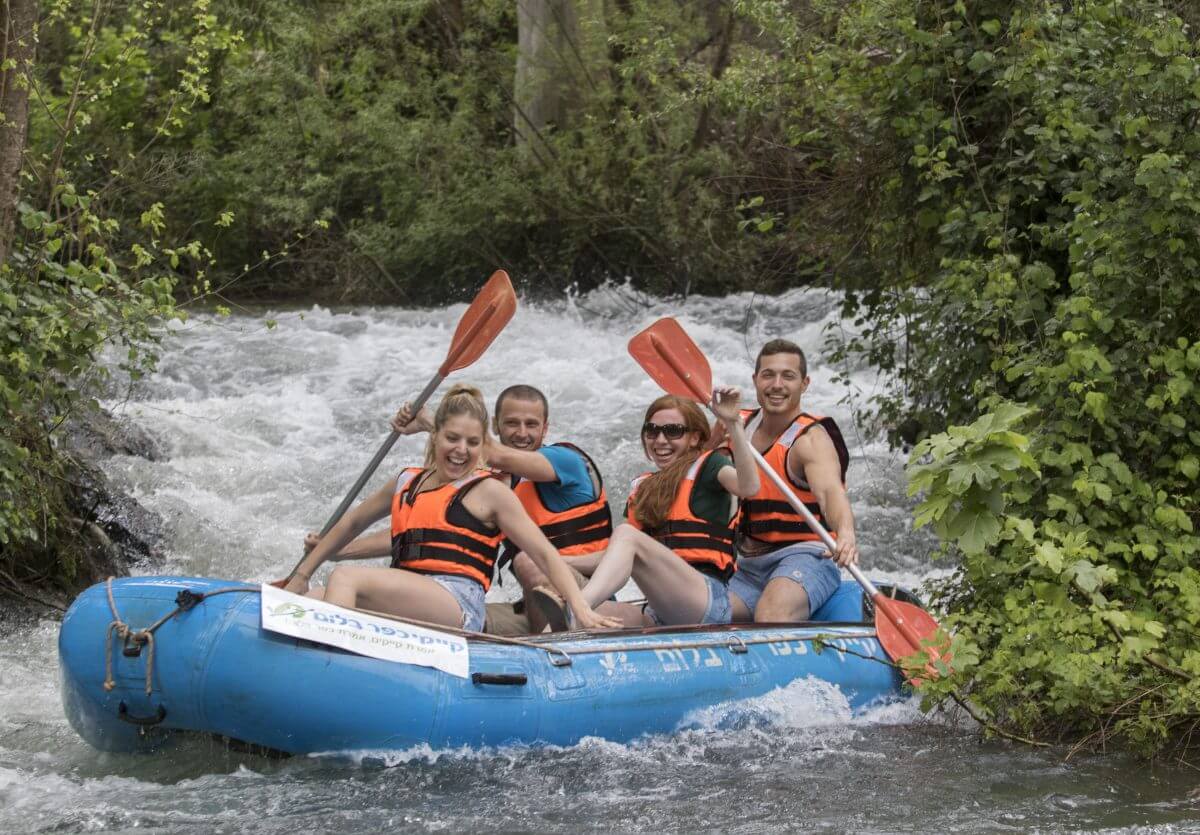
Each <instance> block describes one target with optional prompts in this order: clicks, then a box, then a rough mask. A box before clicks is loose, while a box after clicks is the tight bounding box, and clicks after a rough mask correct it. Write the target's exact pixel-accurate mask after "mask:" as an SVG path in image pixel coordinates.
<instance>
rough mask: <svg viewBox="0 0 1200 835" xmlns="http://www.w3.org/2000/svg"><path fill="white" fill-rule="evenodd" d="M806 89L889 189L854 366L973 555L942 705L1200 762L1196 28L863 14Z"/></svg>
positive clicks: (961, 592) (825, 134)
mask: <svg viewBox="0 0 1200 835" xmlns="http://www.w3.org/2000/svg"><path fill="white" fill-rule="evenodd" d="M773 8H774V6H773V4H762V8H761V9H760V13H763V14H766V13H769V12H771V10H772V9H773ZM779 23H780V25H781V26H786V21H782V20H780V21H779ZM783 72H785V73H790V76H789V77H790V79H791V80H793V81H795V82H796V84H797V87H799V88H802V89H804V90H805V91H806V95H798V96H797V97H796V100H797V102H798V103H799V104H802V105H803V107H804V110H803V112H801V111H799V110H797V111H795V115H796V119H797V121H798V122H801V121H803V123H806V124H808V125H809V126H810V128H809V133H808V134H807V141H810V142H813V143H816V144H818V145H822V146H824V147H825V148H826V149H827V150H828V153H826V154H825V155H824V158H823V159H821V160H820V161H819V165H820V166H821V168H822V170H826V171H831V172H836V171H844V170H846V168H847V167H848V166H849V164H850V163H851V162H852V161H853V160H855V159H859V160H865V161H874V162H872V163H871V167H872V169H873V170H875V171H877V172H882V173H881V174H878V175H872V177H870V178H867V179H862V178H860V179H858V180H857V182H858V183H859V185H860V186H861V187H862V188H864V189H865V191H864V192H863V193H864V194H865V195H868V197H867V199H865V200H863V206H864V210H865V209H867V208H868V207H869V212H866V211H864V214H865V216H866V218H867V219H866V222H865V223H863V224H860V225H859V226H857V227H856V228H850V229H847V230H846V235H847V237H846V238H845V239H844V240H845V241H846V243H845V246H844V253H845V256H846V258H847V265H848V266H847V271H846V274H845V275H844V278H845V280H846V281H847V283H848V284H849V285H850V286H851V287H857V288H858V291H857V292H852V293H851V294H850V295H849V300H848V302H847V307H848V311H849V312H850V313H851V314H853V315H857V316H858V317H859V319H860V324H861V325H862V326H863V330H862V333H861V336H860V337H859V338H857V339H856V340H855V341H853V342H851V343H850V344H849V345H847V346H846V347H845V350H846V351H848V352H849V353H858V354H862V355H865V356H867V357H869V358H870V359H871V360H872V361H874V362H876V363H878V364H879V365H881V366H882V367H884V368H886V369H890V370H892V371H893V372H894V373H895V374H896V378H897V381H898V382H897V387H896V389H895V390H894V391H893V392H892V393H891V394H889V395H887V396H886V397H884V398H882V399H881V400H880V401H879V403H878V404H877V405H878V407H879V408H878V414H879V416H880V417H881V419H882V420H883V421H884V423H885V425H889V426H891V427H892V431H893V433H894V434H895V435H896V436H897V437H899V436H902V435H907V436H909V437H914V438H919V437H925V440H923V441H921V443H920V444H918V445H917V447H916V449H915V450H914V455H913V463H912V465H911V476H912V486H913V489H914V491H918V492H920V494H921V495H922V497H923V502H922V504H921V506H920V508H919V513H918V522H919V523H932V524H933V525H934V526H935V529H936V531H937V532H938V534H939V535H940V536H941V537H942V539H943V541H944V542H945V543H946V545H947V546H948V548H950V549H951V550H954V551H956V552H957V553H958V554H959V555H960V556H961V568H960V569H959V570H958V571H957V573H956V574H955V576H954V578H953V579H952V580H951V581H950V582H948V583H947V584H946V585H945V587H944V589H943V591H942V595H943V598H944V602H945V603H946V604H947V605H948V606H949V611H950V616H949V617H948V618H947V619H946V622H947V625H948V626H949V627H950V628H951V629H952V631H953V632H954V633H955V658H956V663H955V665H954V666H955V669H956V673H955V675H954V676H953V677H951V678H950V679H949V680H948V681H946V682H943V683H942V684H940V685H938V686H936V687H932V688H930V689H929V692H930V694H931V698H937V697H944V696H945V695H946V693H947V692H948V691H949V689H951V688H960V689H961V691H962V692H964V693H966V694H968V695H969V696H970V698H971V699H972V700H973V701H974V703H975V704H976V705H977V706H978V707H979V708H980V709H981V710H982V711H983V712H984V713H986V714H987V715H989V716H991V717H992V718H993V720H994V721H995V722H996V723H997V726H998V727H1003V728H1008V729H1009V730H1015V731H1017V732H1020V733H1023V734H1033V735H1036V736H1040V737H1042V738H1059V737H1066V738H1071V739H1079V740H1082V741H1084V742H1085V743H1087V744H1095V745H1103V744H1104V743H1105V742H1106V741H1107V740H1109V739H1111V738H1122V739H1124V740H1126V741H1128V742H1132V743H1134V744H1135V745H1136V746H1137V747H1138V748H1140V749H1141V750H1144V751H1156V750H1160V749H1164V748H1172V747H1175V746H1183V747H1194V746H1195V745H1196V743H1197V741H1200V740H1197V739H1193V737H1192V732H1193V731H1194V730H1195V729H1196V728H1197V726H1198V725H1200V683H1198V682H1197V677H1198V676H1200V642H1198V641H1197V640H1196V636H1197V626H1198V624H1200V570H1198V559H1197V555H1198V554H1200V537H1198V536H1197V532H1196V530H1195V527H1196V523H1197V522H1200V497H1198V494H1200V491H1198V490H1197V486H1198V483H1197V479H1198V476H1200V458H1198V454H1200V387H1198V386H1197V384H1196V379H1197V372H1198V371H1200V332H1198V331H1200V271H1198V267H1200V236H1198V235H1197V231H1198V229H1200V134H1198V133H1197V131H1196V127H1197V123H1198V120H1200V60H1198V56H1197V47H1196V42H1195V36H1194V34H1193V32H1192V31H1191V30H1190V29H1188V28H1187V27H1186V26H1185V25H1184V24H1183V22H1182V21H1181V20H1180V19H1179V18H1178V17H1176V16H1175V15H1174V14H1173V13H1172V12H1171V10H1170V9H1169V8H1167V7H1165V6H1164V5H1163V4H1160V3H1154V2H1133V3H1128V2H1122V3H1117V2H1111V3H1110V2H1090V3H1079V4H1071V5H1069V6H1064V5H1063V4H1059V3H1048V2H1018V3H1000V2H980V3H971V4H966V5H964V4H961V3H951V2H933V3H922V4H919V5H918V6H916V7H912V6H907V5H903V4H900V5H892V4H883V3H866V2H864V3H860V4H858V5H857V6H855V7H853V9H851V10H847V11H845V13H844V14H843V15H842V16H841V18H840V20H839V25H838V30H837V34H836V35H835V36H834V37H833V38H832V39H831V40H830V41H829V42H827V43H825V44H822V45H820V46H819V47H818V48H817V49H816V50H815V51H814V52H813V53H810V55H809V56H806V59H805V60H804V61H803V62H800V63H797V64H794V65H792V66H790V67H788V68H786V69H785V70H783ZM880 160H884V161H886V163H885V164H883V165H879V164H878V162H879V161H880ZM851 240H854V241H857V243H856V244H855V245H854V248H853V250H852V249H851V245H850V243H849V242H850V241H851ZM872 275H874V276H876V277H877V278H876V280H875V281H873V282H871V281H864V280H863V279H864V277H865V278H867V279H870V277H871V276H872ZM931 433H932V434H931Z"/></svg>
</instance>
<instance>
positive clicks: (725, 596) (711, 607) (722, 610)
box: [642, 574, 733, 626]
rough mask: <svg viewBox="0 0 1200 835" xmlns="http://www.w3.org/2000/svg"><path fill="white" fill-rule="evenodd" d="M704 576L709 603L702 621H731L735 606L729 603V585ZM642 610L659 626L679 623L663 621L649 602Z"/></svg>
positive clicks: (708, 622) (705, 622)
mask: <svg viewBox="0 0 1200 835" xmlns="http://www.w3.org/2000/svg"><path fill="white" fill-rule="evenodd" d="M702 576H703V577H704V582H705V583H707V584H708V605H707V606H705V607H704V617H702V618H701V619H700V623H701V624H710V623H729V622H730V621H731V620H732V619H733V607H732V606H731V605H730V603H729V587H728V586H726V585H725V584H724V583H722V582H721V581H720V580H718V579H717V578H716V577H710V576H709V575H707V574H704V575H702ZM642 611H643V612H644V613H645V614H646V616H647V617H649V618H650V620H652V621H654V623H655V624H657V625H658V626H676V625H677V624H668V623H666V622H665V621H663V619H662V618H660V617H659V616H658V612H656V611H654V607H653V606H650V605H649V604H647V605H646V607H645V608H644V609H642Z"/></svg>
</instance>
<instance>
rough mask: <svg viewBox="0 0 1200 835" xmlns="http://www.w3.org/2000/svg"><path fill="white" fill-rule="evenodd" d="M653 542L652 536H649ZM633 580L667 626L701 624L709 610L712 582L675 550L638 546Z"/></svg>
mask: <svg viewBox="0 0 1200 835" xmlns="http://www.w3.org/2000/svg"><path fill="white" fill-rule="evenodd" d="M647 539H649V537H647ZM633 580H634V582H636V583H637V584H638V588H639V589H641V590H642V593H643V594H645V595H646V600H648V601H649V602H650V605H651V606H653V607H654V611H655V613H657V614H658V617H659V619H660V620H661V621H662V622H663V623H669V624H688V623H700V621H701V620H703V618H704V611H705V609H707V608H708V580H706V579H705V577H704V575H703V574H701V573H700V572H699V571H697V570H696V569H694V568H692V567H691V566H690V565H688V564H687V562H686V561H685V560H684V559H683V558H682V557H680V556H679V555H678V554H676V553H675V552H674V551H672V550H671V549H669V548H667V547H665V546H663V545H662V544H661V543H659V542H656V541H655V540H653V539H650V541H649V544H645V543H638V550H637V558H636V559H635V560H634V563H633Z"/></svg>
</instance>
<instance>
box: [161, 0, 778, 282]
mask: <svg viewBox="0 0 1200 835" xmlns="http://www.w3.org/2000/svg"><path fill="white" fill-rule="evenodd" d="M557 5H558V6H560V7H561V6H570V5H574V6H575V10H576V12H577V14H578V16H579V25H578V31H577V32H576V33H575V35H574V36H573V39H569V40H568V43H567V44H566V45H564V46H563V47H562V49H563V50H564V52H563V53H562V54H560V55H558V56H557V58H558V59H559V61H560V63H559V64H558V65H556V66H554V67H552V68H549V69H547V70H546V72H549V73H555V74H557V75H558V76H559V79H558V80H559V82H560V83H561V87H562V88H563V89H564V90H565V91H566V92H565V95H566V97H567V99H568V101H567V105H566V106H565V108H564V110H565V112H564V113H562V114H561V116H560V117H559V118H557V119H555V120H552V121H550V122H549V123H547V124H545V125H542V126H540V127H539V128H538V129H537V130H536V131H535V132H534V133H535V136H536V138H535V140H534V141H525V142H522V141H519V139H520V137H519V135H518V128H519V127H521V126H523V124H524V121H523V120H525V119H526V114H525V112H524V110H522V108H521V107H520V105H519V103H518V101H517V93H516V91H515V89H514V67H515V66H516V63H517V60H518V20H517V12H518V4H516V3H512V2H510V0H485V1H484V2H478V3H456V2H395V1H394V0H366V1H365V2H355V3H347V2H342V0H337V1H336V2H334V0H316V2H312V3H294V2H283V0H268V2H264V3H261V4H258V5H257V7H256V9H255V11H256V13H257V16H256V18H255V20H254V21H253V29H251V30H249V31H247V33H246V44H245V46H244V47H243V48H241V49H238V50H235V51H232V52H230V53H229V54H228V55H226V56H224V58H223V59H222V61H221V64H220V68H219V73H218V74H219V78H220V85H219V87H217V88H215V89H214V91H213V98H212V103H211V106H210V107H209V108H207V112H206V114H205V116H206V120H207V121H206V123H205V126H204V129H203V131H202V132H201V133H198V134H197V136H196V138H195V142H194V143H193V144H192V147H191V148H189V149H188V158H187V162H186V171H185V172H183V176H181V177H180V178H179V179H178V181H177V182H176V184H175V185H174V190H175V192H176V194H177V195H178V197H177V198H176V199H175V200H172V201H170V203H171V204H172V205H180V206H187V208H188V211H189V212H191V213H194V214H195V215H197V216H208V215H212V214H214V213H217V212H220V211H224V210H226V209H232V210H233V211H234V213H235V215H236V218H237V220H236V221H235V223H234V225H233V226H232V227H231V228H230V230H228V234H225V235H222V236H221V238H220V239H219V240H216V239H213V240H209V241H206V243H207V244H208V245H209V246H210V248H211V249H212V250H213V251H214V252H215V253H216V254H217V256H218V259H219V261H220V262H221V263H222V264H227V265H234V266H241V265H244V264H253V263H254V262H255V260H256V259H257V257H258V253H259V252H260V251H262V250H264V249H265V250H275V249H281V248H283V247H284V246H286V245H288V244H289V243H290V239H291V236H292V235H293V234H294V230H295V229H296V228H298V227H305V226H309V225H311V223H312V222H313V221H315V220H318V219H328V220H329V222H330V226H329V229H328V231H327V232H326V233H324V234H322V235H319V236H313V237H312V238H310V239H309V240H308V241H307V242H306V243H305V244H304V245H303V246H291V247H290V249H289V251H288V253H287V255H286V257H284V258H282V259H279V260H278V261H275V262H273V264H272V265H271V267H270V268H269V269H265V270H258V271H254V272H252V273H251V274H250V275H249V276H247V277H246V278H245V279H244V280H242V281H240V282H239V283H238V285H237V287H236V288H235V290H236V292H238V293H240V294H242V295H243V296H246V295H250V294H257V295H266V296H269V297H272V298H280V297H283V296H287V295H289V294H303V295H304V296H305V297H306V298H314V297H316V298H325V299H331V300H363V299H367V300H373V301H387V302H393V303H405V302H428V301H437V302H440V301H444V300H445V298H446V293H447V289H448V288H449V289H450V290H451V291H452V292H453V291H457V293H458V294H459V295H466V293H467V291H468V289H469V288H472V287H474V286H476V285H477V284H478V281H479V280H480V276H484V275H487V274H488V273H489V272H490V271H491V270H492V269H494V268H495V267H496V266H497V265H502V266H505V267H507V268H508V269H509V270H510V271H511V272H512V273H513V275H514V276H515V277H516V278H517V280H518V281H519V282H520V283H522V285H523V286H524V289H526V290H533V289H538V288H539V287H542V286H545V287H546V288H547V289H550V290H551V291H559V290H562V289H564V288H565V287H567V286H568V285H570V284H572V283H578V284H583V285H593V284H595V283H596V282H598V281H601V280H604V279H607V278H613V279H616V280H621V279H623V278H624V277H625V276H627V275H629V276H634V277H635V278H636V279H637V280H638V282H639V283H640V284H641V285H642V286H644V287H647V288H649V289H652V290H659V291H666V292H686V291H688V290H707V291H709V292H722V291H724V290H726V289H727V288H728V287H730V286H733V285H734V284H735V283H736V282H737V281H739V280H740V279H741V275H740V273H739V268H740V267H741V266H742V265H743V264H744V263H745V261H746V259H747V258H749V257H750V254H751V252H752V251H753V249H754V247H755V246H756V242H755V241H754V240H752V239H749V238H747V237H746V236H743V235H740V234H739V232H738V229H737V226H736V220H737V215H736V210H737V205H738V202H739V200H740V199H741V194H740V190H739V184H740V180H741V178H740V175H739V165H738V160H739V159H740V158H742V157H743V156H744V153H743V151H742V150H741V148H740V142H739V139H740V137H741V136H743V135H745V134H746V133H751V134H752V132H753V124H742V125H739V124H736V123H734V122H732V121H731V120H730V119H728V118H727V114H724V115H725V116H726V118H721V119H718V118H717V117H716V115H715V114H713V113H711V112H710V111H711V108H710V107H709V106H708V105H707V104H706V103H705V102H704V101H703V100H701V99H700V98H698V97H696V96H694V95H693V94H694V93H696V91H698V90H703V88H704V87H705V85H707V84H708V83H710V82H711V80H712V76H713V75H714V73H716V72H718V71H719V69H720V61H719V59H718V57H716V53H717V52H718V50H719V48H720V43H719V42H720V41H721V39H722V38H727V39H732V38H733V35H734V33H733V31H732V30H730V31H726V29H725V28H724V27H725V26H726V23H729V24H730V25H732V22H733V18H732V16H731V13H730V12H729V11H728V10H726V9H725V8H724V4H721V3H698V4H658V3H641V2H630V3H619V4H616V6H615V7H614V8H612V9H609V10H608V12H607V13H605V11H604V9H603V6H604V5H605V4H602V3H582V2H581V3H576V4H562V3H559V4H557ZM539 25H541V24H539ZM684 91H686V92H687V93H688V95H681V93H682V92H684ZM180 222H181V223H189V222H190V217H187V216H181V218H180ZM698 242H700V245H697V243H698Z"/></svg>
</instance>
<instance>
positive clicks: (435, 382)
mask: <svg viewBox="0 0 1200 835" xmlns="http://www.w3.org/2000/svg"><path fill="white" fill-rule="evenodd" d="M445 379H446V377H445V376H444V375H443V374H442V373H441V372H440V371H439V372H438V373H437V374H435V375H434V377H433V379H432V380H430V381H429V385H427V386H425V388H424V389H423V390H422V391H421V393H420V394H418V395H417V399H416V400H414V401H413V405H412V413H413V418H414V419H415V418H416V415H417V413H418V412H420V411H421V407H422V406H424V405H425V401H426V400H428V399H429V398H430V397H432V396H433V393H434V392H435V391H437V387H438V386H440V385H441V384H442V381H443V380H445ZM399 437H400V433H399V432H397V431H395V430H392V433H391V434H390V435H388V437H387V440H386V441H384V442H383V445H382V446H380V447H379V449H378V450H377V451H376V452H375V457H373V458H372V459H371V463H369V464H367V468H366V469H365V470H363V471H362V474H361V475H360V476H359V477H358V480H357V481H355V482H354V484H353V485H352V486H351V487H350V492H348V493H346V497H345V498H344V499H342V503H341V504H339V505H338V506H337V510H335V511H333V515H332V516H330V517H329V521H328V522H326V523H325V526H324V527H323V528H321V536H324V535H325V534H327V533H329V532H330V531H331V530H333V526H334V525H336V524H337V523H338V522H339V521H341V518H342V517H343V516H345V515H346V511H347V510H349V509H350V505H352V504H354V500H355V499H356V498H358V494H359V492H361V491H362V489H363V485H364V484H366V483H367V481H368V480H370V478H371V476H373V475H375V471H376V470H377V469H379V465H380V464H381V463H383V459H384V458H386V457H387V454H388V453H389V452H391V451H392V447H393V446H395V444H396V440H397V439H398V438H399ZM306 556H307V555H306ZM303 562H304V557H301V558H300V562H298V563H296V565H295V566H293V568H292V570H291V571H290V572H288V576H287V579H288V580H290V579H292V577H294V576H295V574H296V569H297V568H299V567H300V565H301V563H303Z"/></svg>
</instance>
